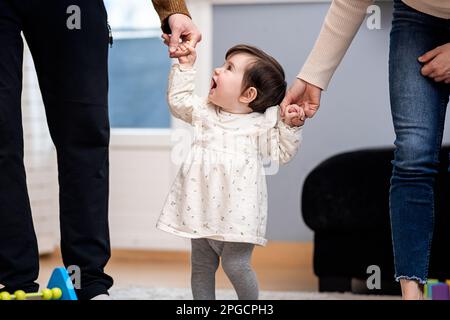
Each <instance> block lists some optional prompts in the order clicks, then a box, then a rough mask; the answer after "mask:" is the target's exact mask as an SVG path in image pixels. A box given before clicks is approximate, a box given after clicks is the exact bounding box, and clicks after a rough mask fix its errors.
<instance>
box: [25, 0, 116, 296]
mask: <svg viewBox="0 0 450 320" xmlns="http://www.w3.org/2000/svg"><path fill="white" fill-rule="evenodd" d="M30 3H31V4H32V5H30V8H29V9H30V11H29V12H28V15H27V16H26V19H25V20H24V34H25V37H26V39H27V42H28V44H29V47H30V50H31V53H32V55H33V59H34V62H35V66H36V71H37V74H38V79H39V84H40V87H41V91H42V95H43V100H44V104H45V109H46V115H47V122H48V125H49V129H50V134H51V137H52V140H53V142H54V144H55V146H56V150H57V157H58V172H59V186H60V199H59V200H60V227H61V251H62V257H63V260H64V264H65V265H66V266H70V265H76V266H78V267H79V268H80V271H81V275H80V276H81V287H80V288H77V294H78V297H79V298H80V299H90V298H92V297H94V296H96V295H99V294H104V293H107V290H108V289H109V288H110V287H111V286H112V284H113V280H112V278H111V277H110V276H108V275H107V274H105V272H104V267H105V265H106V263H107V262H108V260H109V258H110V241H109V228H108V192H109V190H108V185H109V159H108V146H109V135H110V127H109V119H108V27H107V16H106V11H105V8H104V6H103V2H102V0H34V1H30ZM75 6H76V7H75Z"/></svg>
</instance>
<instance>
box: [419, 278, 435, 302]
mask: <svg viewBox="0 0 450 320" xmlns="http://www.w3.org/2000/svg"><path fill="white" fill-rule="evenodd" d="M436 283H439V280H437V279H428V281H427V283H426V284H425V286H424V288H423V295H424V297H425V299H431V287H432V286H433V285H434V284H436Z"/></svg>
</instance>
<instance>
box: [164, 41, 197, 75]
mask: <svg viewBox="0 0 450 320" xmlns="http://www.w3.org/2000/svg"><path fill="white" fill-rule="evenodd" d="M162 38H163V39H164V43H165V44H168V43H169V41H170V38H169V36H168V35H167V34H163V35H162ZM174 55H176V56H177V57H178V62H179V63H180V64H181V65H184V66H189V67H192V66H193V65H194V63H195V60H196V59H197V52H196V50H195V48H194V46H193V45H192V43H191V41H189V40H188V41H184V42H182V43H180V44H179V45H178V47H177V49H176V51H175V52H174Z"/></svg>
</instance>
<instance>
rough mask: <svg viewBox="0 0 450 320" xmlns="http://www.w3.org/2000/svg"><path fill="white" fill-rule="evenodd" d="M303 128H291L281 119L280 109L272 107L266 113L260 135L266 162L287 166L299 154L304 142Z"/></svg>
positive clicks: (261, 147)
mask: <svg viewBox="0 0 450 320" xmlns="http://www.w3.org/2000/svg"><path fill="white" fill-rule="evenodd" d="M302 130H303V126H301V127H290V126H288V125H287V124H285V123H284V121H283V120H282V119H281V117H280V112H279V107H271V108H269V109H267V110H266V112H265V121H264V122H263V124H262V126H261V131H260V133H259V147H260V152H261V156H262V158H263V159H265V160H270V161H275V162H277V163H280V164H286V163H288V162H289V161H291V160H292V159H293V158H294V157H295V155H296V154H297V152H298V149H299V147H300V144H301V142H302Z"/></svg>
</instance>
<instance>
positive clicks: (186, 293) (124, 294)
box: [110, 287, 400, 300]
mask: <svg viewBox="0 0 450 320" xmlns="http://www.w3.org/2000/svg"><path fill="white" fill-rule="evenodd" d="M110 295H111V298H112V299H113V300H192V293H191V290H190V289H186V288H138V287H128V288H113V289H112V290H111V291H110ZM216 297H217V300H236V299H237V296H236V293H235V292H234V291H233V290H226V289H219V290H216ZM397 299H400V296H379V295H357V294H352V293H334V292H330V293H319V292H305V291H261V292H260V300H397Z"/></svg>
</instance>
